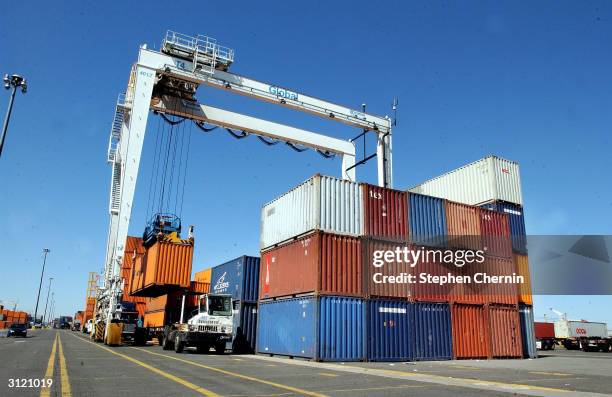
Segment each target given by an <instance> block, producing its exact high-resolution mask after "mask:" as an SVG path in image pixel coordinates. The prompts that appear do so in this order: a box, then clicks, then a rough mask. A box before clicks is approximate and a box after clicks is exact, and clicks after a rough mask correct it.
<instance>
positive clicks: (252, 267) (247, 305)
mask: <svg viewBox="0 0 612 397" xmlns="http://www.w3.org/2000/svg"><path fill="white" fill-rule="evenodd" d="M259 265H260V260H259V258H257V257H253V256H246V255H243V256H241V257H238V258H236V259H233V260H231V261H228V262H226V263H223V264H221V265H218V266H215V267H213V268H212V271H211V272H210V273H209V276H208V277H209V279H210V281H211V284H210V291H211V293H213V294H229V295H231V296H232V305H233V327H232V333H233V335H232V341H231V346H228V347H229V348H231V349H232V352H234V353H253V352H254V351H255V346H256V341H257V339H256V335H257V299H258V296H259ZM196 277H197V278H200V279H205V278H206V277H207V274H206V271H204V272H199V273H196Z"/></svg>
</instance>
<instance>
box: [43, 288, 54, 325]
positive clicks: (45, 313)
mask: <svg viewBox="0 0 612 397" xmlns="http://www.w3.org/2000/svg"><path fill="white" fill-rule="evenodd" d="M51 281H53V277H49V289H48V290H47V302H45V311H44V312H43V318H42V321H41V323H44V322H45V317H47V304H49V292H51Z"/></svg>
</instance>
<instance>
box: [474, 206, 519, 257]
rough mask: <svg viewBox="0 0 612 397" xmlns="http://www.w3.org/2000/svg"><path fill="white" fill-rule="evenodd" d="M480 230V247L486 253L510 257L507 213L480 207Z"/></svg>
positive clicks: (510, 243) (510, 241) (510, 246)
mask: <svg viewBox="0 0 612 397" xmlns="http://www.w3.org/2000/svg"><path fill="white" fill-rule="evenodd" d="M480 232H481V233H482V249H483V250H485V251H486V253H487V255H491V256H500V257H503V258H510V257H512V240H510V226H509V221H508V214H505V213H502V212H497V211H491V210H487V209H484V208H481V209H480Z"/></svg>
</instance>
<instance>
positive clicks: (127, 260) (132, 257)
mask: <svg viewBox="0 0 612 397" xmlns="http://www.w3.org/2000/svg"><path fill="white" fill-rule="evenodd" d="M125 245H126V249H125V253H124V256H123V263H122V265H121V278H123V281H124V282H123V296H122V298H121V299H122V300H123V301H126V302H133V303H135V304H136V309H137V310H138V313H139V315H142V314H144V303H145V298H143V297H136V296H131V295H130V291H131V289H132V276H133V274H134V272H133V268H134V266H135V262H136V260H141V259H142V257H143V255H144V254H145V248H144V246H143V245H142V238H140V237H132V236H128V237H127V239H126V244H125ZM141 303H142V304H141ZM139 308H140V309H139ZM141 312H142V313H141Z"/></svg>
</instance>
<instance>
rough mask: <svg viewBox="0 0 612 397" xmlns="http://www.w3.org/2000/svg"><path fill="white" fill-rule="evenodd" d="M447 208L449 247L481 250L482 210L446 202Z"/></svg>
mask: <svg viewBox="0 0 612 397" xmlns="http://www.w3.org/2000/svg"><path fill="white" fill-rule="evenodd" d="M445 206H446V228H447V232H448V243H449V246H451V247H454V248H468V249H472V250H478V249H480V248H481V247H480V246H481V237H480V236H481V231H480V208H478V207H474V206H471V205H466V204H459V203H455V202H452V201H446V203H445Z"/></svg>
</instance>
